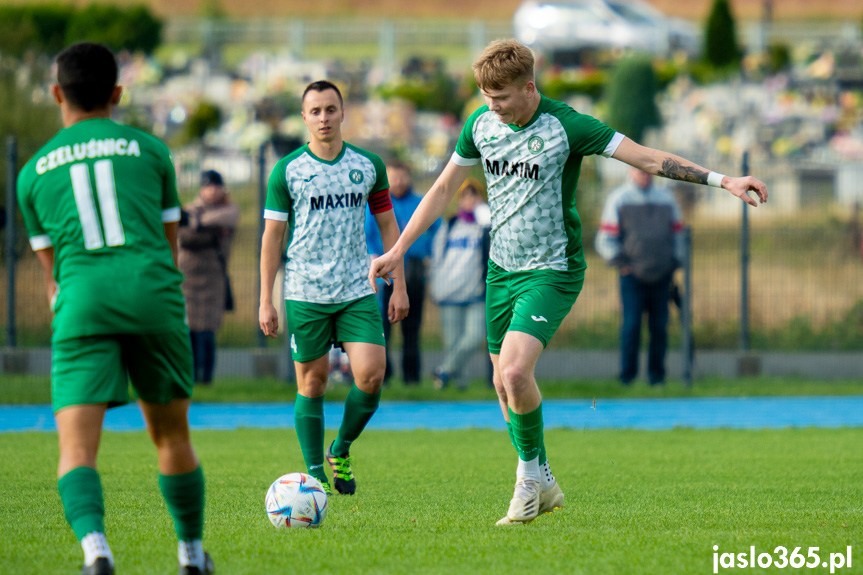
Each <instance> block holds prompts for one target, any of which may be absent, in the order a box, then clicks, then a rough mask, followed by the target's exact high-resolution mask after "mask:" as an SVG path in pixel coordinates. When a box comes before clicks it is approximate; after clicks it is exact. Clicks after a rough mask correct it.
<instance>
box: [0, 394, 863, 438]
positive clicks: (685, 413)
mask: <svg viewBox="0 0 863 575" xmlns="http://www.w3.org/2000/svg"><path fill="white" fill-rule="evenodd" d="M592 404H593V402H592V400H588V399H580V400H547V401H544V402H543V404H542V411H543V419H544V420H545V428H546V429H552V428H571V429H649V430H662V429H673V428H675V427H688V428H693V429H717V428H729V429H767V428H785V427H822V428H835V427H863V396H851V397H751V398H699V399H691V398H683V399H600V400H597V402H596V408H594V407H593V405H592ZM324 406H325V407H324V417H325V421H326V426H327V428H328V429H335V428H338V425H339V423H340V422H341V419H342V410H343V406H342V404H341V403H337V402H327V403H325V404H324ZM189 420H190V423H191V425H192V428H193V429H238V428H244V427H246V428H263V429H271V428H290V427H293V425H294V406H293V404H292V403H238V404H225V403H204V404H199V403H196V404H193V405H192V407H191V410H190V412H189ZM504 427H505V426H504V422H503V418H502V417H501V413H500V408H499V407H498V404H497V403H496V402H491V401H416V402H383V403H381V407H380V409H379V410H378V412H377V414H375V416H374V418H373V419H372V421H371V422H370V423H369V427H368V428H369V429H378V430H410V429H436V430H445V429H470V428H479V429H504ZM55 429H56V428H55V426H54V418H53V416H52V413H51V407H50V406H48V405H35V406H11V405H0V432H10V431H13V432H14V431H55ZM105 429H108V430H111V431H139V430H143V429H144V421H143V418H142V417H141V413H140V411H139V410H138V407H137V406H136V405H134V404H131V405H127V406H124V407H120V408H116V409H111V410H109V411H108V414H107V416H106V418H105Z"/></svg>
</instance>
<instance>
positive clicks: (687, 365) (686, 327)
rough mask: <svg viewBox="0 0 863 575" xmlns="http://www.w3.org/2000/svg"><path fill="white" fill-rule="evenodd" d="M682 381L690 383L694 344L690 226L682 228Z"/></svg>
mask: <svg viewBox="0 0 863 575" xmlns="http://www.w3.org/2000/svg"><path fill="white" fill-rule="evenodd" d="M683 246H684V256H683V290H684V293H683V302H682V303H683V309H682V310H680V311H681V316H682V319H683V383H684V384H685V385H686V387H690V386H691V385H692V368H693V363H694V362H695V344H694V341H695V340H694V339H693V337H692V228H690V227H686V228H684V229H683Z"/></svg>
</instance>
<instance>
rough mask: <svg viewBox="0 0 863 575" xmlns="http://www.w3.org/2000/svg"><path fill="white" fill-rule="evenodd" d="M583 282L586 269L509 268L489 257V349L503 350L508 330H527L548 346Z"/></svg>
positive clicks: (579, 291) (487, 299) (486, 298)
mask: <svg viewBox="0 0 863 575" xmlns="http://www.w3.org/2000/svg"><path fill="white" fill-rule="evenodd" d="M583 285H584V271H583V270H579V271H558V270H529V271H520V272H507V271H504V270H503V269H501V268H500V267H499V266H497V265H496V264H495V263H494V262H492V261H489V262H488V280H487V291H486V296H485V313H486V322H487V323H488V351H489V353H493V354H499V353H500V346H501V345H502V344H503V338H504V337H505V336H506V332H508V331H520V332H524V333H528V334H530V335H532V336H533V337H535V338H536V339H538V340H539V341H541V342H542V345H543V347H545V346H547V345H548V342H549V341H551V337H552V336H553V335H554V332H556V331H557V328H558V327H560V324H561V322H562V321H563V318H565V317H566V314H568V313H569V310H570V309H572V305H573V304H574V303H575V300H576V299H577V298H578V294H579V293H581V287H582V286H583Z"/></svg>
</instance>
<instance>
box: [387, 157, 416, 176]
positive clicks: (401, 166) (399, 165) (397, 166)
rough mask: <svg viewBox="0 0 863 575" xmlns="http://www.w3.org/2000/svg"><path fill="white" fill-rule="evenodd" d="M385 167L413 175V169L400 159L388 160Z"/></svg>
mask: <svg viewBox="0 0 863 575" xmlns="http://www.w3.org/2000/svg"><path fill="white" fill-rule="evenodd" d="M386 167H387V169H391V170H401V171H403V172H404V173H406V174H407V175H409V176H412V175H413V170H411V167H410V166H409V165H407V164H406V163H404V162H402V161H401V160H390V161H389V162H387V163H386Z"/></svg>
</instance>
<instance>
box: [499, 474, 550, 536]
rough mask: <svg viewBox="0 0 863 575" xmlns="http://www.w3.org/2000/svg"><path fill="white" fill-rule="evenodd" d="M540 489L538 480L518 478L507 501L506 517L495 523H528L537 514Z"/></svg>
mask: <svg viewBox="0 0 863 575" xmlns="http://www.w3.org/2000/svg"><path fill="white" fill-rule="evenodd" d="M541 491H542V489H541V487H540V484H539V481H536V480H534V479H523V478H519V479H518V480H517V481H516V482H515V491H514V493H513V495H512V500H511V501H510V502H509V510H508V511H507V512H506V517H504V518H503V519H501V520H500V521H498V522H497V523H496V524H495V525H521V524H523V523H530V522H531V521H533V520H534V519H536V517H537V515H539V498H540V492H541Z"/></svg>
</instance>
